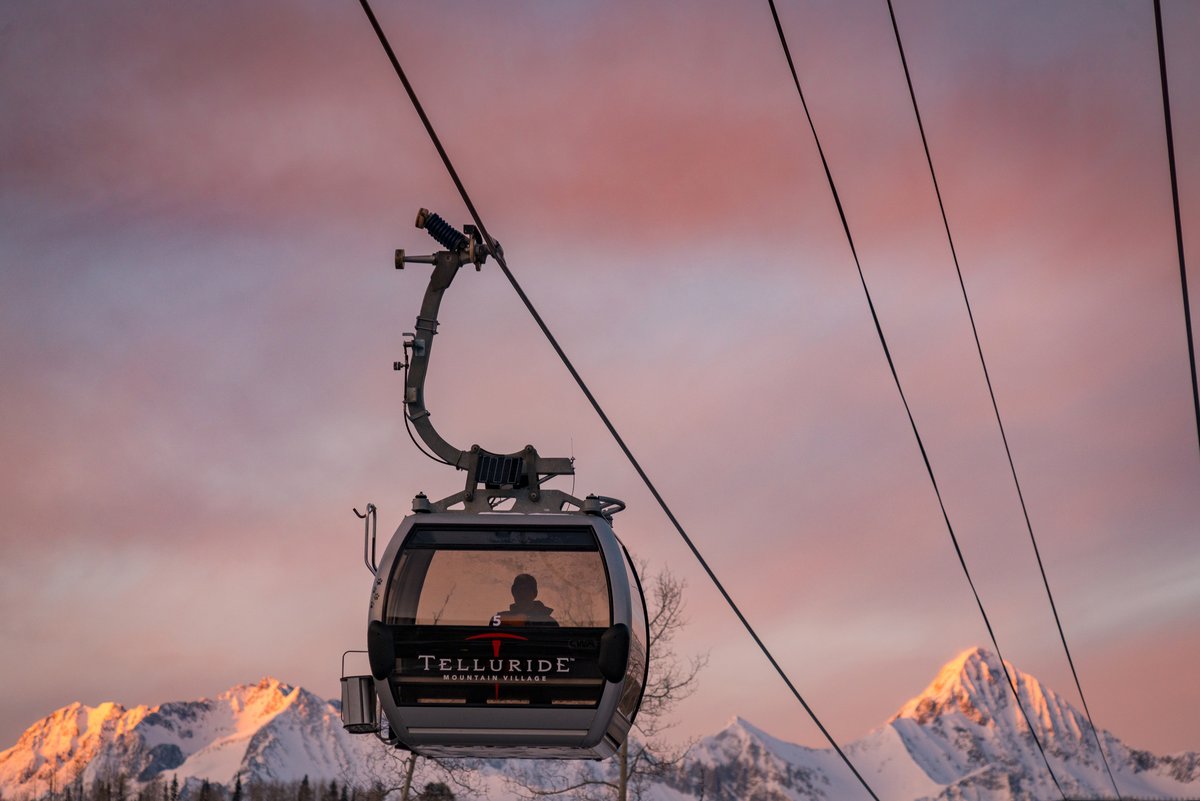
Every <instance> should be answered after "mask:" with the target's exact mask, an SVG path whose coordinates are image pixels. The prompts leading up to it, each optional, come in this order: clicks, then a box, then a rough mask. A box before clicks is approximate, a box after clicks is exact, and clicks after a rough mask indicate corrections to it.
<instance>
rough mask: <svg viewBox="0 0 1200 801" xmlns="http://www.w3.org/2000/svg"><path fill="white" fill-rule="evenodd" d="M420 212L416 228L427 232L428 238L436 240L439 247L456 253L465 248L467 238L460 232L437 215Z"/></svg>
mask: <svg viewBox="0 0 1200 801" xmlns="http://www.w3.org/2000/svg"><path fill="white" fill-rule="evenodd" d="M421 211H422V215H421V218H419V219H418V220H417V227H418V228H424V229H425V230H426V231H428V232H429V235H430V236H432V237H433V238H434V239H436V240H437V242H438V244H439V245H441V246H442V247H444V248H446V249H447V250H449V251H452V252H457V251H460V250H463V249H464V248H466V246H467V237H466V235H465V234H463V233H462V231H459V230H458V229H457V228H455V227H454V226H453V225H451V224H450V223H448V222H446V221H445V220H443V219H442V218H441V217H440V216H439V215H437V214H431V213H428V212H425V210H424V209H422V210H421Z"/></svg>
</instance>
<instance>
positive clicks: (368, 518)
mask: <svg viewBox="0 0 1200 801" xmlns="http://www.w3.org/2000/svg"><path fill="white" fill-rule="evenodd" d="M377 511H378V510H376V508H375V504H373V503H368V504H367V513H366V514H363V513H362V512H360V511H358V509H355V510H354V514H355V515H356V516H357V517H358V519H359V520H362V521H363V563H364V564H365V565H366V566H367V570H370V571H371V575H372V576H374V575H376V574H378V573H379V563H378V562H377V561H376V559H375V535H376V534H377V533H378V532H379V515H378V514H377ZM368 546H369V550H368ZM368 554H369V556H368ZM347 653H349V652H347ZM343 658H344V655H343Z"/></svg>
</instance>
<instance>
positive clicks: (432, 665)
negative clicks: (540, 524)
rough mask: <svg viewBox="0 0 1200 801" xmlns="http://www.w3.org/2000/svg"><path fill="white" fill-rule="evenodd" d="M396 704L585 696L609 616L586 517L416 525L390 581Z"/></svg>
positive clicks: (605, 584)
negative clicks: (548, 524) (549, 523)
mask: <svg viewBox="0 0 1200 801" xmlns="http://www.w3.org/2000/svg"><path fill="white" fill-rule="evenodd" d="M385 621H386V622H387V623H388V624H389V625H390V626H394V627H396V628H395V629H394V631H395V633H396V645H397V671H396V673H395V677H394V681H395V694H396V696H397V699H398V703H400V704H402V705H419V706H424V705H430V704H436V705H446V704H452V705H467V706H477V705H487V706H495V705H511V706H577V707H578V706H594V705H595V704H596V703H597V702H598V701H599V697H600V693H601V692H602V691H603V686H604V679H603V678H602V676H601V674H600V672H599V668H598V658H599V645H600V637H601V635H603V633H604V631H605V630H606V629H607V628H608V627H609V626H611V625H612V602H611V598H610V591H609V579H608V574H607V572H606V568H605V565H604V558H603V555H602V553H601V551H600V549H599V546H598V544H597V542H596V539H595V535H594V534H593V532H592V530H591V529H590V528H580V529H561V530H560V529H550V530H547V529H531V530H505V529H465V528H463V529H416V530H414V531H413V532H412V533H411V534H410V535H409V537H408V539H407V540H406V541H405V543H404V545H403V546H402V551H401V554H400V558H399V559H398V560H397V562H396V568H395V570H394V571H393V574H392V576H391V580H390V582H389V588H388V595H387V607H386V616H385Z"/></svg>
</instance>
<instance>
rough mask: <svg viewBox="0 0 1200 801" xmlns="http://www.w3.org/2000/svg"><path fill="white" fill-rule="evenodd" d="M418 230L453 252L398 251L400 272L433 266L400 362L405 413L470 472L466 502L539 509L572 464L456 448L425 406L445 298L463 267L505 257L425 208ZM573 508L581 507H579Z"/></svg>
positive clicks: (530, 450)
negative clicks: (507, 501) (549, 483)
mask: <svg viewBox="0 0 1200 801" xmlns="http://www.w3.org/2000/svg"><path fill="white" fill-rule="evenodd" d="M417 227H418V228H424V229H426V230H427V231H428V232H429V233H430V235H431V236H433V237H434V239H436V240H437V241H438V242H439V243H441V244H442V245H443V246H445V247H447V248H452V249H450V250H443V251H439V252H437V253H434V254H433V255H431V256H407V255H405V252H404V251H403V250H397V251H396V267H397V269H403V268H404V266H405V265H406V264H409V263H416V264H432V265H433V273H432V274H431V275H430V277H429V285H428V286H427V287H426V289H425V295H424V297H423V298H422V300H421V311H420V314H418V315H417V322H416V327H415V329H414V330H415V333H413V334H405V342H404V349H405V361H404V362H403V363H399V362H398V363H397V364H402V365H403V366H406V367H407V368H408V378H407V380H406V382H405V387H404V407H405V410H404V413H405V414H406V415H407V416H408V419H409V422H411V423H412V427H413V429H414V430H415V431H416V432H417V434H418V436H420V437H421V440H422V441H424V443H425V445H426V446H428V448H429V450H430V451H432V452H433V453H434V454H435V455H436V456H437V457H438V458H440V459H442V460H443V461H445V462H446V463H447V464H451V465H453V466H454V467H455V468H457V469H459V470H465V471H466V473H467V481H466V488H465V489H464V490H463V493H461V494H462V495H463V496H464V498H463V499H462V500H463V501H465V502H468V503H471V504H474V503H475V498H476V495H480V496H481V497H487V498H493V499H494V498H496V497H499V496H498V495H496V492H499V493H500V494H501V495H503V496H504V498H509V497H511V498H519V499H520V502H521V503H522V504H524V503H526V502H528V503H530V504H533V505H535V506H536V507H537V508H538V509H539V510H541V509H542V497H541V496H542V492H543V491H542V488H541V485H542V482H543V481H544V480H546V479H548V478H551V477H553V476H563V475H573V474H574V472H575V467H574V465H573V464H572V460H571V459H569V458H545V457H542V456H540V455H539V454H538V452H537V450H536V449H535V448H534V447H533V446H532V445H528V446H526V447H525V448H524V449H522V450H520V451H516V452H514V453H492V452H491V451H487V450H484V449H483V448H481V447H480V446H479V445H472V446H471V448H470V449H469V450H462V449H460V448H456V447H454V446H453V445H451V444H450V443H449V442H447V441H446V440H445V439H443V438H442V437H441V435H440V434H438V433H437V430H436V429H435V428H434V426H433V422H432V421H431V420H430V416H429V410H428V409H427V408H426V407H425V377H426V375H427V373H428V371H429V359H430V356H431V355H432V352H433V338H434V337H435V336H436V335H437V329H438V310H439V309H440V307H441V303H442V295H443V293H445V291H446V290H447V289H448V288H449V287H450V284H451V283H452V282H453V281H454V277H455V276H456V275H457V274H458V270H459V268H460V267H463V266H464V265H467V264H473V265H475V268H476V269H477V270H478V269H479V268H480V267H481V266H482V265H483V263H484V262H486V261H487V257H488V256H489V255H495V254H497V253H503V251H502V250H501V248H500V243H498V242H496V241H494V240H491V241H489V242H487V243H484V242H482V241H480V235H479V231H478V230H477V229H476V228H475V227H474V226H463V228H464V230H465V231H466V233H462V232H460V231H458V230H456V229H455V228H453V227H452V226H450V225H449V224H448V223H447V222H446V221H445V220H443V219H442V218H441V217H439V216H438V215H436V214H431V213H430V212H429V211H428V210H427V209H421V211H420V212H419V213H418V215H417ZM410 354H411V356H410ZM481 487H482V488H483V490H482V491H481V490H480V488H481ZM493 491H495V492H493ZM489 493H490V494H489ZM520 496H524V497H523V498H522V497H520ZM451 497H457V496H451ZM567 497H568V498H569V497H570V496H567ZM447 500H449V499H447ZM571 500H574V499H571ZM456 502H457V501H456ZM439 503H442V502H439ZM575 505H576V506H579V507H581V506H582V504H581V503H578V502H576V503H575ZM435 506H436V504H435ZM488 508H491V507H490V506H489V507H488Z"/></svg>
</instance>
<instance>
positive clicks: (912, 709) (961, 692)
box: [892, 646, 1040, 725]
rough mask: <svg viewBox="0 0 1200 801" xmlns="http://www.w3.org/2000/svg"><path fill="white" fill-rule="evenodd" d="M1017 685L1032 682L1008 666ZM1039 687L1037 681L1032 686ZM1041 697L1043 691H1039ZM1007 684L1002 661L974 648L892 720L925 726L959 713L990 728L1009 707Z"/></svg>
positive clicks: (944, 668) (949, 665)
mask: <svg viewBox="0 0 1200 801" xmlns="http://www.w3.org/2000/svg"><path fill="white" fill-rule="evenodd" d="M1007 667H1008V671H1009V673H1010V675H1012V677H1013V680H1014V681H1017V682H1018V684H1020V683H1022V682H1023V681H1024V680H1026V679H1028V678H1030V677H1026V676H1024V675H1023V674H1021V673H1019V672H1018V671H1017V670H1016V668H1014V667H1013V666H1012V665H1011V664H1010V665H1008V666H1007ZM1033 683H1034V684H1036V680H1034V682H1033ZM1038 690H1039V694H1040V688H1038ZM1008 692H1009V687H1008V680H1007V679H1006V678H1005V677H1004V666H1003V665H1001V663H1000V659H999V657H997V656H996V655H995V654H993V653H992V652H991V651H989V650H987V649H986V648H981V647H979V646H975V647H973V648H968V649H966V650H965V651H962V652H961V653H959V654H958V655H957V656H955V657H954V658H953V659H951V660H950V661H949V662H947V663H946V664H945V665H943V666H942V668H941V670H939V671H938V674H937V675H936V676H935V677H934V679H933V681H932V682H930V683H929V686H928V687H926V688H925V689H924V690H923V691H921V693H920V694H918V695H917V696H916V697H914V698H910V699H909V700H908V702H907V703H905V704H904V706H902V707H900V711H898V712H897V713H896V714H895V715H894V716H892V720H896V719H898V718H912V719H914V720H916V721H917V722H918V723H926V722H927V721H929V720H930V719H932V718H934V717H939V716H941V715H943V714H946V713H948V712H953V711H958V712H961V713H962V714H963V715H965V716H966V717H967V718H968V719H970V720H971V721H973V722H975V723H977V724H980V725H987V724H988V722H989V721H990V720H991V719H992V718H994V717H995V715H996V714H997V713H998V712H1001V711H1002V710H1003V709H1004V708H1006V707H1007V706H1008V704H1007V700H1008V698H1007V696H1006V695H1005V694H1006V693H1008Z"/></svg>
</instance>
